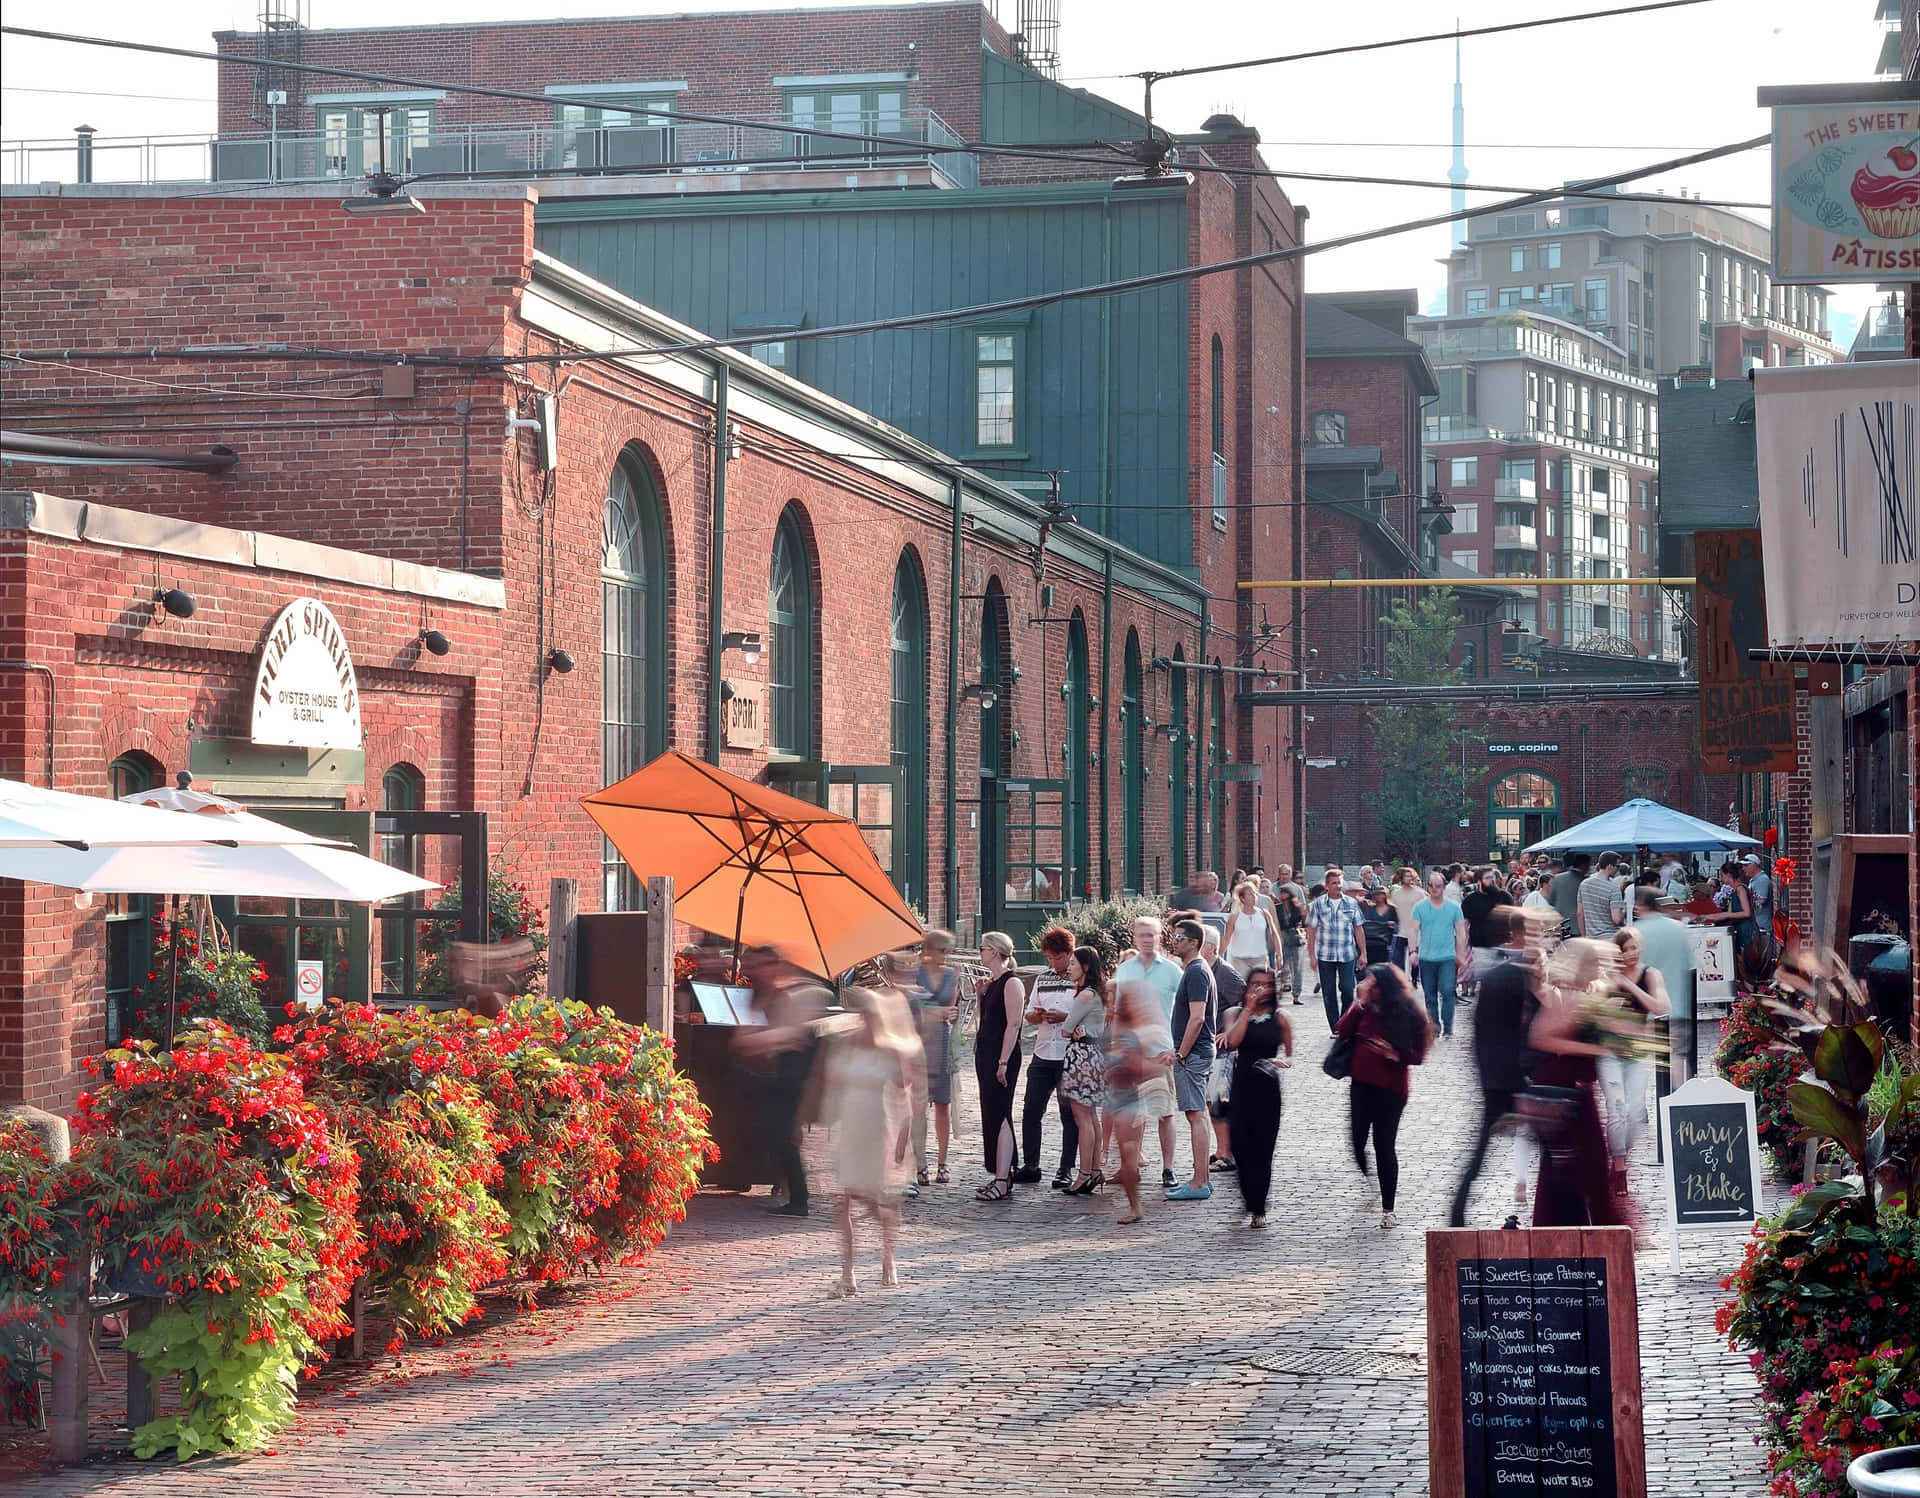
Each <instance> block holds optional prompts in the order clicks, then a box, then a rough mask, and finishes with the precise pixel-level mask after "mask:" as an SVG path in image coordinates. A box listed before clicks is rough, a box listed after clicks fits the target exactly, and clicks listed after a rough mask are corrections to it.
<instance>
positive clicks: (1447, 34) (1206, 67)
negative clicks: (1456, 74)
mask: <svg viewBox="0 0 1920 1498" xmlns="http://www.w3.org/2000/svg"><path fill="white" fill-rule="evenodd" d="M1708 3H1709V0H1651V3H1649V4H1644V5H1625V6H1619V7H1617V8H1615V9H1611V10H1587V11H1580V12H1579V13H1577V14H1575V15H1567V16H1539V17H1536V18H1535V19H1534V20H1531V21H1505V22H1502V23H1501V24H1499V25H1497V26H1471V27H1468V28H1467V29H1466V30H1464V31H1463V30H1461V29H1460V28H1459V27H1455V28H1454V29H1453V30H1452V31H1431V32H1428V33H1427V34H1426V35H1425V36H1396V37H1389V38H1388V39H1386V40H1385V41H1378V42H1353V43H1350V44H1348V45H1347V46H1343V47H1319V48H1316V49H1315V50H1314V51H1312V52H1283V53H1281V54H1280V55H1279V56H1277V57H1254V58H1249V59H1247V60H1245V61H1242V62H1210V63H1203V64H1201V65H1200V66H1198V67H1192V68H1166V69H1161V70H1153V71H1148V72H1142V73H1135V74H1133V75H1132V76H1133V77H1135V78H1145V79H1147V80H1149V83H1158V82H1160V81H1161V80H1163V79H1167V78H1197V77H1199V76H1200V75H1201V74H1203V73H1227V72H1232V71H1234V70H1236V69H1239V68H1264V67H1270V66H1271V65H1273V64H1274V63H1281V62H1307V61H1309V60H1311V59H1313V58H1316V57H1344V56H1347V55H1348V54H1350V53H1354V52H1380V51H1384V50H1385V49H1386V48H1388V47H1411V46H1415V45H1418V44H1419V43H1421V42H1451V41H1457V40H1459V39H1461V38H1463V37H1469V36H1497V35H1499V34H1500V33H1502V32H1507V31H1532V30H1535V29H1536V28H1538V27H1541V26H1565V25H1568V24H1570V23H1572V22H1574V21H1602V20H1607V19H1610V18H1611V17H1614V16H1637V15H1643V14H1645V13H1647V12H1649V11H1656V10H1679V9H1680V8H1682V7H1683V6H1688V5H1705V4H1708Z"/></svg>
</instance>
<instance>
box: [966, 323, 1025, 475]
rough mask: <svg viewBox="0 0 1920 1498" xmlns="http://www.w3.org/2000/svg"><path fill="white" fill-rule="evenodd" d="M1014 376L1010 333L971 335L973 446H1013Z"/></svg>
mask: <svg viewBox="0 0 1920 1498" xmlns="http://www.w3.org/2000/svg"><path fill="white" fill-rule="evenodd" d="M1014 373H1015V370H1014V335H1013V334H1012V333H976V334H974V338H973V401H974V406H973V442H974V446H976V447H982V448H986V447H1012V446H1013V445H1014Z"/></svg>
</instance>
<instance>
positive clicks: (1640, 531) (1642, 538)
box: [1634, 525, 1650, 556]
mask: <svg viewBox="0 0 1920 1498" xmlns="http://www.w3.org/2000/svg"><path fill="white" fill-rule="evenodd" d="M1634 539H1635V540H1636V541H1637V542H1639V544H1640V554H1641V555H1642V556H1645V555H1646V554H1647V552H1648V550H1649V549H1650V548H1649V547H1648V545H1647V528H1646V527H1645V526H1644V525H1639V526H1635V527H1634Z"/></svg>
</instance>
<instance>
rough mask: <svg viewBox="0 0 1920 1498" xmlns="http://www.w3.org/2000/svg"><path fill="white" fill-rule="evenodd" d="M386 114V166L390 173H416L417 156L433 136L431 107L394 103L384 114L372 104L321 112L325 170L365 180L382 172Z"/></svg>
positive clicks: (328, 172) (329, 172)
mask: <svg viewBox="0 0 1920 1498" xmlns="http://www.w3.org/2000/svg"><path fill="white" fill-rule="evenodd" d="M382 112H384V113H385V115H386V125H387V128H386V141H385V146H386V153H385V155H386V167H387V170H388V171H390V172H409V171H412V170H413V153H414V150H415V149H416V148H417V147H420V146H424V145H426V144H427V143H428V141H429V139H430V138H431V136H432V134H433V106H432V105H431V104H392V105H387V106H385V108H384V111H381V110H376V109H374V108H373V107H372V106H369V105H355V106H352V107H350V108H349V107H345V106H339V107H329V108H325V109H322V110H321V111H320V140H321V156H322V163H323V170H324V172H325V174H326V175H327V176H329V177H364V176H366V175H367V174H368V173H369V172H376V171H378V170H379V169H380V162H381V145H382V142H381V138H380V136H381V131H380V117H381V113H382Z"/></svg>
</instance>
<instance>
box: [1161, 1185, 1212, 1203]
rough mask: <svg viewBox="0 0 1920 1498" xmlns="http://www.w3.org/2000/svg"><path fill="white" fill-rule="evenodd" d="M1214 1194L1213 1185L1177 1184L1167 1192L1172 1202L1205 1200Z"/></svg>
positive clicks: (1168, 1198)
mask: <svg viewBox="0 0 1920 1498" xmlns="http://www.w3.org/2000/svg"><path fill="white" fill-rule="evenodd" d="M1212 1195H1213V1187H1212V1186H1210V1185H1209V1186H1192V1185H1187V1186H1175V1187H1174V1188H1173V1189H1172V1190H1170V1191H1169V1192H1167V1200H1168V1201H1170V1202H1203V1201H1206V1200H1207V1199H1208V1198H1209V1197H1211V1196H1212Z"/></svg>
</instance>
